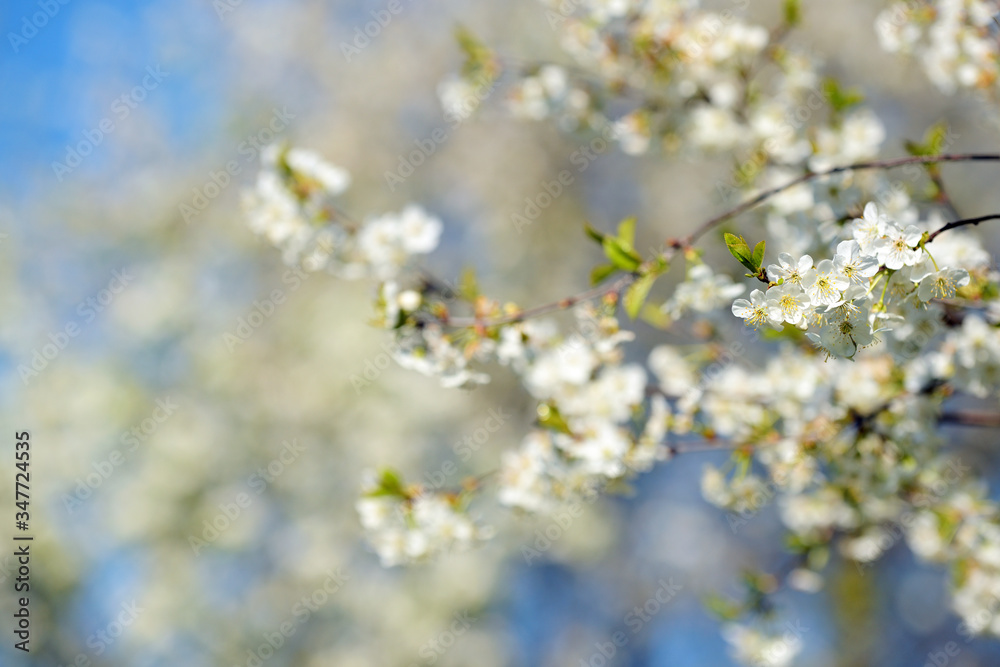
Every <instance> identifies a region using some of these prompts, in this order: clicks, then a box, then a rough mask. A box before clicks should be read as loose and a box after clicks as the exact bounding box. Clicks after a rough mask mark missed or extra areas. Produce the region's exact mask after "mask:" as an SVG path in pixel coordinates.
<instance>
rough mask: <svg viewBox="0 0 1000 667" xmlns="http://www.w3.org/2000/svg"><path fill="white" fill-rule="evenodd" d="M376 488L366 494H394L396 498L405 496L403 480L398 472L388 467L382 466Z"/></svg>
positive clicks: (373, 495)
mask: <svg viewBox="0 0 1000 667" xmlns="http://www.w3.org/2000/svg"><path fill="white" fill-rule="evenodd" d="M378 484H379V486H378V488H377V489H375V490H374V491H370V492H369V493H367V494H366V495H368V496H370V497H377V496H394V497H397V498H406V497H407V493H406V487H405V486H403V480H402V479H400V477H399V474H398V473H396V471H395V470H392V469H390V468H384V469H383V470H382V473H381V474H380V475H379V480H378Z"/></svg>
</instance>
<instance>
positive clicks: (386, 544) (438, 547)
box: [356, 471, 493, 567]
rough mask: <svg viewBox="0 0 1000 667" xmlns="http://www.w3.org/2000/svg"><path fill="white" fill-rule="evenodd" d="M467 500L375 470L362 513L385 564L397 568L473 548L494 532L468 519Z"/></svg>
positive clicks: (360, 502) (360, 506) (368, 475)
mask: <svg viewBox="0 0 1000 667" xmlns="http://www.w3.org/2000/svg"><path fill="white" fill-rule="evenodd" d="M466 500H467V499H466V498H463V496H462V495H461V494H457V493H454V494H452V493H435V492H433V491H431V490H428V489H423V488H421V487H419V486H415V487H406V486H404V485H403V484H402V482H401V481H400V480H399V478H398V477H396V475H395V473H392V472H389V471H385V472H383V473H382V475H381V476H378V475H376V474H375V473H373V472H371V471H369V472H368V473H366V478H365V480H364V482H363V486H362V497H361V498H360V499H359V500H358V502H357V504H356V508H357V511H358V515H359V516H360V518H361V525H362V527H364V529H365V531H366V532H367V533H368V536H369V541H370V542H371V544H372V546H373V547H374V549H375V551H376V553H378V556H379V559H380V560H381V562H382V565H384V566H385V567H392V566H394V565H400V564H403V563H415V562H419V561H421V560H426V559H428V558H431V557H433V556H434V555H436V554H440V553H446V552H450V551H456V550H463V549H468V548H470V547H471V546H472V545H473V544H475V543H476V542H478V541H482V540H485V539H489V538H490V537H491V536H492V534H493V530H492V528H490V527H489V526H483V525H480V524H478V523H477V522H475V521H474V520H473V519H472V518H471V517H470V516H469V514H468V512H467V507H466Z"/></svg>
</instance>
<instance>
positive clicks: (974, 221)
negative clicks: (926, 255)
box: [925, 213, 1000, 243]
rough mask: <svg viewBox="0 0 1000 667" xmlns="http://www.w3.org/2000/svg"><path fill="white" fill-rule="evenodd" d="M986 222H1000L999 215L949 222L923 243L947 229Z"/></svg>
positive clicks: (928, 241)
mask: <svg viewBox="0 0 1000 667" xmlns="http://www.w3.org/2000/svg"><path fill="white" fill-rule="evenodd" d="M987 220H1000V213H994V214H992V215H983V216H980V217H978V218H966V219H964V220H955V221H954V222H949V223H948V224H947V225H945V226H944V227H942V228H941V229H938V230H937V231H935V232H932V233H931V234H930V236H928V237H927V241H925V243H930V242H931V241H933V240H934V239H935V238H937V235H938V234H941V233H943V232H946V231H948V230H949V229H956V228H958V227H964V226H965V225H978V224H979V223H980V222H986V221H987Z"/></svg>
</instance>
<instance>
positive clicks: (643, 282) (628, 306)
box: [624, 273, 657, 320]
mask: <svg viewBox="0 0 1000 667" xmlns="http://www.w3.org/2000/svg"><path fill="white" fill-rule="evenodd" d="M656 277H657V276H656V274H655V273H647V274H646V275H644V276H641V277H640V278H639V279H638V280H636V281H635V282H634V283H632V284H631V285H629V288H628V289H627V290H625V301H624V303H625V312H626V313H628V316H629V318H630V319H633V320H634V319H635V318H636V317H638V316H639V311H640V310H642V304H644V303H646V297H647V296H649V290H650V289H651V288H652V287H653V283H655V282H656Z"/></svg>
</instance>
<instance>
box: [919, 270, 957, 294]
mask: <svg viewBox="0 0 1000 667" xmlns="http://www.w3.org/2000/svg"><path fill="white" fill-rule="evenodd" d="M968 284H969V272H968V271H966V270H965V269H943V270H941V271H938V272H936V273H932V274H929V275H927V276H924V278H923V279H922V280H921V281H920V284H919V285H918V286H917V297H919V298H920V300H921V301H930V300H931V299H950V298H952V297H953V296H955V292H956V291H957V290H958V288H959V287H965V286H966V285H968Z"/></svg>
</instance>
